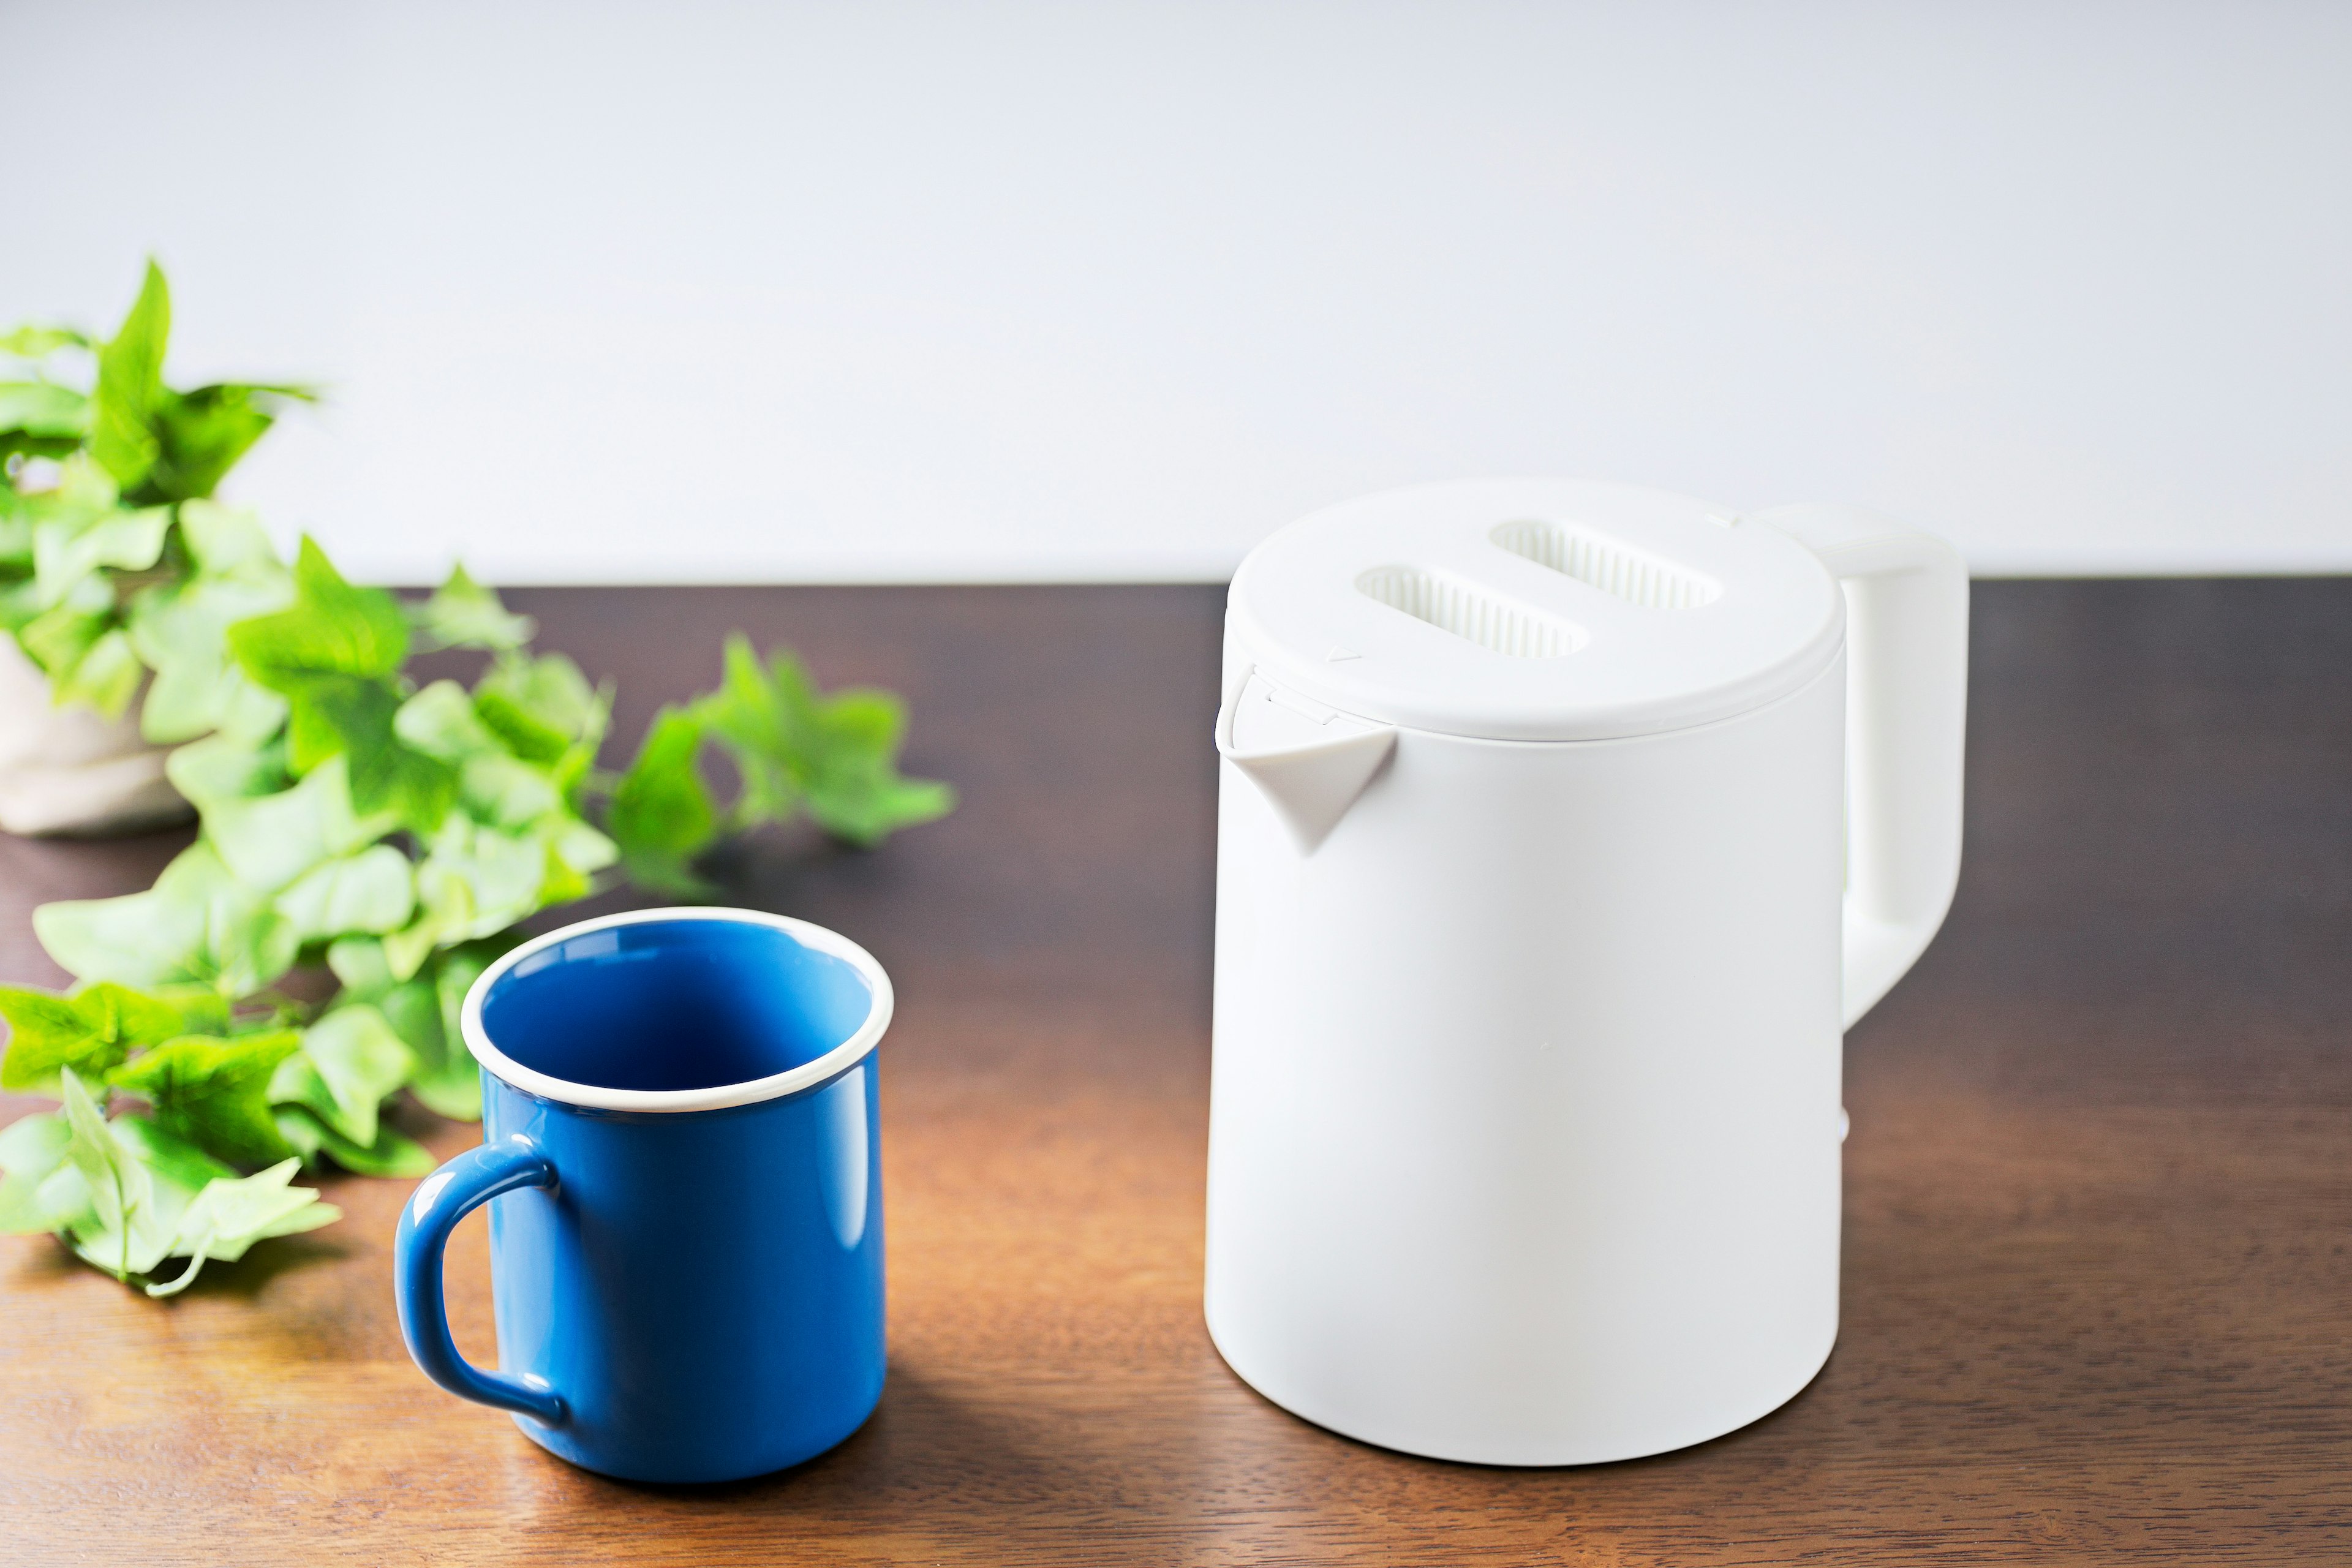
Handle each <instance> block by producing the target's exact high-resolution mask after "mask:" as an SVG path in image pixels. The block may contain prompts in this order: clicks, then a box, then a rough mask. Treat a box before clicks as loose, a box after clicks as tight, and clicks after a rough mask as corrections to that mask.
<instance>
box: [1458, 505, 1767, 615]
mask: <svg viewBox="0 0 2352 1568" xmlns="http://www.w3.org/2000/svg"><path fill="white" fill-rule="evenodd" d="M1487 537H1488V538H1489V539H1491V540H1493V541H1494V542H1495V543H1496V545H1498V546H1500V547H1501V548H1503V549H1505V550H1507V551H1509V552H1511V553H1512V554H1514V555H1517V556H1519V557H1521V558H1523V559H1525V560H1528V561H1532V562H1534V563H1536V564H1537V565H1538V566H1549V567H1550V568H1551V569H1552V570H1553V571H1555V572H1558V573H1559V574H1561V575H1562V576H1567V577H1573V578H1575V579H1576V580H1577V581H1578V582H1580V583H1582V584H1586V585H1587V586H1588V587H1593V588H1598V589H1600V590H1601V592H1602V593H1604V594H1613V595H1616V596H1617V597H1618V598H1621V599H1622V600H1624V601H1625V602H1626V603H1627V604H1629V605H1640V606H1641V607H1642V608H1643V609H1645V610H1695V609H1697V608H1698V607H1699V606H1700V605H1709V604H1713V603H1714V602H1715V601H1716V600H1717V599H1719V598H1721V597H1722V596H1723V586H1722V584H1718V583H1716V582H1713V581H1711V580H1710V579H1708V578H1706V577H1702V576H1700V575H1699V574H1697V573H1696V572H1688V571H1685V570H1684V569H1683V568H1682V567H1679V566H1676V565H1675V564H1673V563H1671V562H1666V561H1661V560H1660V559H1658V558H1657V557H1656V556H1654V555H1652V554H1650V553H1648V552H1645V551H1641V550H1634V549H1631V548H1629V547H1627V546H1625V545H1622V544H1620V543H1618V542H1616V541H1615V540H1613V539H1611V538H1610V537H1609V536H1608V535H1606V534H1604V533H1600V532H1596V531H1593V530H1591V529H1588V528H1575V527H1570V526H1568V525H1567V524H1564V523H1558V522H1506V523H1503V524H1501V525H1499V526H1498V527H1496V530H1495V531H1493V532H1492V533H1490V534H1488V535H1487Z"/></svg>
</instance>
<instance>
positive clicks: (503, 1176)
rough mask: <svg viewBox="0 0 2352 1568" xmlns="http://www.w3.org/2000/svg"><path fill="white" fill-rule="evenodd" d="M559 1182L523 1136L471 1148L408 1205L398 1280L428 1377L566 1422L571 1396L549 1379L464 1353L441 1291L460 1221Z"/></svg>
mask: <svg viewBox="0 0 2352 1568" xmlns="http://www.w3.org/2000/svg"><path fill="white" fill-rule="evenodd" d="M554 1185H555V1165H554V1163H553V1162H551V1160H549V1159H548V1157H547V1156H546V1154H545V1153H543V1152H541V1150H540V1147H539V1145H538V1144H536V1143H534V1142H531V1141H530V1139H528V1138H525V1137H523V1136H522V1135H521V1134H520V1133H517V1134H516V1135H514V1136H513V1137H511V1138H505V1139H501V1140H500V1141H499V1142H496V1143H484V1144H482V1145H481V1146H479V1147H478V1148H474V1149H468V1150H467V1151H466V1152H464V1153H462V1154H460V1155H458V1156H457V1158H456V1159H454V1160H451V1161H449V1162H448V1163H446V1164H445V1165H443V1166H442V1167H441V1168H440V1169H439V1170H437V1171H436V1172H434V1173H432V1174H431V1175H429V1176H427V1177H425V1179H424V1180H423V1181H422V1182H419V1183H418V1184H416V1191H415V1194H414V1195H413V1196H411V1197H410V1198H409V1200H408V1202H407V1203H405V1204H404V1205H401V1210H400V1230H399V1232H398V1234H397V1235H396V1236H394V1238H393V1244H392V1282H393V1296H394V1300H395V1301H396V1302H397V1303H398V1304H399V1307H400V1337H401V1338H402V1339H403V1340H405V1341H406V1342H408V1353H409V1354H410V1355H411V1356H414V1357H415V1360H416V1364H417V1365H418V1366H419V1367H421V1368H423V1369H424V1372H425V1376H427V1377H429V1378H431V1379H432V1380H433V1381H434V1382H436V1383H437V1384H440V1385H441V1386H442V1387H444V1388H446V1389H447V1390H448V1391H449V1392H450V1393H452V1394H456V1395H457V1397H458V1398H460V1399H471V1400H473V1401H475V1402H476V1403H478V1404H481V1405H494V1406H496V1407H497V1408H499V1409H500V1410H512V1411H515V1412H516V1413H518V1414H520V1415H529V1416H530V1417H532V1418H533V1419H535V1420H538V1421H543V1422H545V1423H546V1424H547V1425H548V1426H562V1425H563V1422H564V1419H565V1417H566V1415H567V1414H568V1413H567V1412H566V1411H565V1409H564V1405H563V1396H562V1394H557V1393H556V1392H555V1391H554V1390H553V1389H551V1388H550V1387H548V1386H547V1384H546V1383H545V1382H544V1381H543V1380H541V1379H539V1378H523V1377H517V1376H515V1375H514V1374H513V1373H504V1372H484V1371H483V1370H482V1369H481V1368H480V1367H478V1366H476V1365H474V1364H473V1363H470V1362H468V1361H467V1359H466V1358H465V1357H464V1356H461V1355H459V1354H458V1353H457V1342H456V1341H454V1340H452V1339H451V1338H450V1337H449V1316H448V1310H447V1308H446V1305H445V1304H444V1302H443V1300H442V1294H441V1252H442V1249H443V1248H444V1247H446V1246H447V1245H448V1243H449V1232H450V1231H451V1230H452V1229H453V1228H455V1227H456V1226H457V1222H458V1221H459V1220H461V1219H463V1218H465V1217H466V1216H467V1215H468V1214H471V1213H472V1212H473V1211H474V1210H476V1209H478V1208H479V1207H481V1206H482V1205H484V1204H486V1203H488V1202H489V1201H490V1200H491V1199H492V1198H494V1197H497V1196H498V1195H499V1194H500V1193H510V1192H513V1191H515V1190H516V1189H518V1188H520V1187H552V1186H554Z"/></svg>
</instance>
